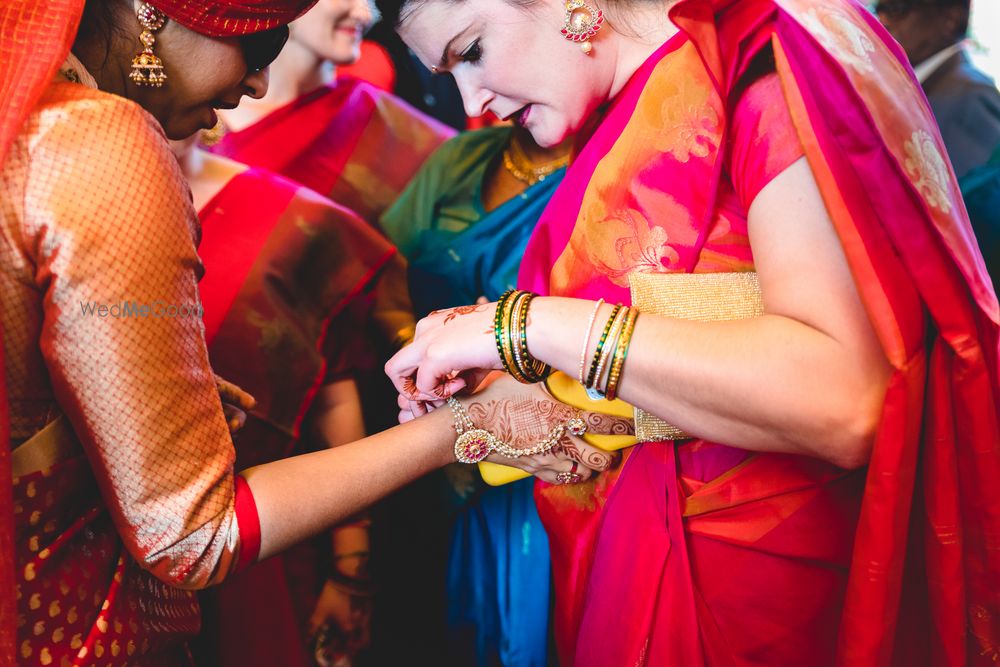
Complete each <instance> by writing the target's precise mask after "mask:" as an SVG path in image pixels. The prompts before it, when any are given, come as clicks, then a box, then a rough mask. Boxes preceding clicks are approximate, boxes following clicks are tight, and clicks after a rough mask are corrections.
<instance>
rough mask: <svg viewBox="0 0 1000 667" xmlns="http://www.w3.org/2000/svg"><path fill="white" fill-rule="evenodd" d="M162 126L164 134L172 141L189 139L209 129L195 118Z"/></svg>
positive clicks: (174, 121)
mask: <svg viewBox="0 0 1000 667" xmlns="http://www.w3.org/2000/svg"><path fill="white" fill-rule="evenodd" d="M162 125H163V132H164V134H166V135H167V139H170V140H172V141H178V140H181V139H187V138H188V137H190V136H191V135H192V134H195V133H196V132H200V131H201V130H207V129H209V128H207V127H205V123H203V122H201V121H199V120H197V119H193V118H180V119H177V120H170V121H167V122H166V123H163V124H162Z"/></svg>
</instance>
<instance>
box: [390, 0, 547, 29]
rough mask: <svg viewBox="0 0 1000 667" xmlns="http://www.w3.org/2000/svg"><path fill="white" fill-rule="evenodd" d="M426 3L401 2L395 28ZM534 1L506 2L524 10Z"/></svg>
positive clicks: (453, 0) (450, 0) (420, 0)
mask: <svg viewBox="0 0 1000 667" xmlns="http://www.w3.org/2000/svg"><path fill="white" fill-rule="evenodd" d="M428 1H429V0H402V2H400V3H399V12H398V14H397V19H396V27H397V28H398V27H399V26H401V25H403V23H404V22H405V21H406V19H408V18H410V16H412V15H413V12H415V11H416V10H417V9H419V8H420V6H421V5H423V4H425V3H427V2H428ZM444 1H445V2H447V3H449V4H452V5H457V4H458V3H460V2H462V0H444ZM535 1H536V0H507V2H509V3H510V4H512V5H514V6H515V7H521V8H525V9H526V8H528V7H530V6H531V5H533V4H535ZM386 15H388V12H387V13H386Z"/></svg>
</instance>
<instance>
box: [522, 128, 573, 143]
mask: <svg viewBox="0 0 1000 667" xmlns="http://www.w3.org/2000/svg"><path fill="white" fill-rule="evenodd" d="M527 130H528V132H530V133H531V138H532V139H534V140H535V143H536V144H538V145H539V146H541V147H542V148H552V147H553V146H556V145H558V144H559V143H560V142H562V140H563V139H565V138H566V137H568V136H569V135H570V131H569V130H568V129H565V128H563V129H562V130H561V131H555V130H554V129H553V128H547V127H544V126H542V127H528V128H527Z"/></svg>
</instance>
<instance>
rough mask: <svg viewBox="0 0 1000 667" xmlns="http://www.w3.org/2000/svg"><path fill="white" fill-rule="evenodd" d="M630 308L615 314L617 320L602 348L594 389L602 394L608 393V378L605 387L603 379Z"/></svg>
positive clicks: (602, 395) (612, 324) (625, 307)
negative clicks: (602, 384) (601, 387)
mask: <svg viewBox="0 0 1000 667" xmlns="http://www.w3.org/2000/svg"><path fill="white" fill-rule="evenodd" d="M629 310H631V309H630V308H629V307H628V306H624V307H623V308H622V309H621V310H619V311H618V314H617V315H615V321H614V322H612V323H611V330H610V331H609V332H608V340H607V341H606V342H605V344H604V349H603V350H601V359H600V362H599V363H598V364H597V376H596V377H595V378H594V389H596V390H597V392H598V393H599V394H600V395H601V397H602V398H603V397H605V396H606V395H607V380H605V382H604V389H600V388H599V387H600V385H601V379H602V378H604V377H605V376H604V371H605V370H609V364H608V362H609V361H610V360H611V357H612V355H613V354H614V351H615V349H616V348H617V347H618V339H619V337H620V336H621V330H622V325H623V324H625V318H626V317H628V313H629Z"/></svg>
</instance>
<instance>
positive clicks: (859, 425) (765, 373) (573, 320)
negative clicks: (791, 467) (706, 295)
mask: <svg viewBox="0 0 1000 667" xmlns="http://www.w3.org/2000/svg"><path fill="white" fill-rule="evenodd" d="M593 306H594V304H593V302H590V301H583V300H577V299H563V298H538V299H536V300H535V301H534V302H533V303H532V306H531V323H530V325H529V329H528V343H529V346H530V350H531V353H532V355H533V356H536V357H537V358H539V359H541V360H542V361H545V362H546V363H549V364H550V365H552V366H553V367H555V368H558V369H559V370H562V371H564V372H566V373H568V374H570V375H571V376H573V377H576V376H577V375H578V372H579V360H580V348H581V345H582V344H583V339H584V336H585V335H586V331H585V329H586V326H587V321H588V319H589V317H590V314H591V312H592V311H593ZM610 310H611V308H610V306H604V307H602V309H601V311H600V312H599V313H598V316H597V318H596V322H595V324H594V334H593V336H592V337H591V341H590V344H589V348H588V350H587V353H586V358H587V362H588V363H589V360H590V358H591V357H592V356H593V354H594V349H595V347H596V345H597V339H598V337H599V334H600V326H601V324H602V323H603V322H605V321H606V320H607V317H608V315H609V313H610ZM888 370H889V369H888V365H887V364H885V363H884V360H880V359H879V358H878V357H877V355H875V354H865V353H859V351H858V350H857V349H856V348H855V347H852V346H851V345H848V344H844V343H842V342H841V341H839V340H837V339H836V338H835V337H833V336H831V335H829V334H827V333H825V332H822V331H820V330H818V329H816V328H814V327H811V326H808V325H806V324H804V323H802V322H799V321H796V320H793V319H790V318H787V317H781V316H777V315H765V316H762V317H759V318H754V319H750V320H740V321H731V322H711V323H709V322H689V321H683V320H676V319H672V318H666V317H660V316H656V315H650V314H646V315H643V316H642V317H640V318H639V320H638V323H637V325H636V328H635V333H634V335H633V338H632V344H631V347H630V348H629V353H628V359H627V362H626V364H625V367H624V373H623V375H622V380H621V383H620V384H619V396H620V397H621V398H622V399H623V400H625V401H628V402H629V403H631V404H633V405H636V406H638V407H641V408H643V409H644V410H646V411H648V412H650V413H652V414H655V415H657V416H659V417H661V418H663V419H665V420H666V421H668V422H670V423H672V424H674V425H676V426H678V427H679V428H681V429H683V430H684V431H685V432H687V433H690V434H692V435H696V436H698V437H701V438H705V439H708V440H712V441H715V442H723V443H726V444H729V445H733V446H736V447H741V448H744V449H749V450H755V451H773V452H787V453H794V454H806V455H810V456H817V457H820V458H823V459H825V460H828V461H831V462H833V463H837V464H838V465H843V466H847V467H853V466H856V465H861V464H862V463H863V462H864V458H865V456H866V450H867V446H868V443H869V442H870V440H871V437H872V433H873V429H874V426H875V425H876V424H877V421H878V417H879V414H880V411H881V404H882V400H883V396H884V393H885V387H886V384H887V381H888V376H889V373H888Z"/></svg>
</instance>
